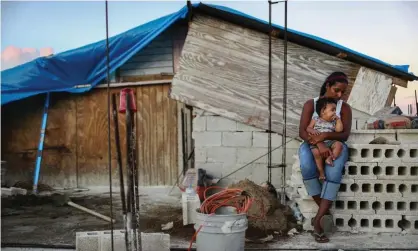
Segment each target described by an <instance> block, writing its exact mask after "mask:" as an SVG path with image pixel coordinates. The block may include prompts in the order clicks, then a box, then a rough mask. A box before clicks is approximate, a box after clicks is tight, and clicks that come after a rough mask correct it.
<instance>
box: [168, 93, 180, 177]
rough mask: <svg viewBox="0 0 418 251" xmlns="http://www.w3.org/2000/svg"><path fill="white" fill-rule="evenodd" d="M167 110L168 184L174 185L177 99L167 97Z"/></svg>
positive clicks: (176, 171) (176, 165) (176, 157)
mask: <svg viewBox="0 0 418 251" xmlns="http://www.w3.org/2000/svg"><path fill="white" fill-rule="evenodd" d="M168 101H169V102H168V104H169V110H168V121H167V128H168V137H169V139H168V144H169V145H170V151H169V156H170V177H171V179H170V184H169V185H174V184H175V183H176V180H177V176H178V163H177V160H178V152H177V151H178V134H177V132H178V127H177V122H178V116H177V101H175V100H173V99H168Z"/></svg>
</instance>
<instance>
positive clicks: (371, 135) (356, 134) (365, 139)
mask: <svg viewBox="0 0 418 251" xmlns="http://www.w3.org/2000/svg"><path fill="white" fill-rule="evenodd" d="M353 129H354V127H353ZM377 137H383V138H385V139H387V140H388V141H391V142H394V141H397V138H396V130H351V134H350V137H349V138H348V140H347V143H349V144H369V143H370V142H371V141H372V140H373V139H375V138H377Z"/></svg>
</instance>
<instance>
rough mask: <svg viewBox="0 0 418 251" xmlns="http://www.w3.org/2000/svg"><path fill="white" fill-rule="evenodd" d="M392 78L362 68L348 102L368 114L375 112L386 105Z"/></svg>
mask: <svg viewBox="0 0 418 251" xmlns="http://www.w3.org/2000/svg"><path fill="white" fill-rule="evenodd" d="M391 84H392V78H391V77H389V76H387V75H385V74H382V73H380V72H377V71H374V70H370V69H367V68H365V67H362V68H360V71H359V73H358V75H357V78H356V81H355V83H354V86H353V89H352V92H353V93H355V95H350V97H349V99H348V101H347V103H348V104H350V105H351V107H353V108H356V109H358V110H360V111H363V112H366V113H367V114H370V115H372V114H374V113H375V112H377V111H379V110H380V109H382V108H383V107H384V106H385V105H386V101H387V99H388V95H389V92H390V90H391V87H392V86H391Z"/></svg>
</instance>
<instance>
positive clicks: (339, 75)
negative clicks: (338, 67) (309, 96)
mask: <svg viewBox="0 0 418 251" xmlns="http://www.w3.org/2000/svg"><path fill="white" fill-rule="evenodd" d="M337 82H338V83H345V84H348V79H347V75H345V73H344V72H340V71H336V72H333V73H331V74H330V75H329V76H328V77H327V79H325V82H324V84H323V85H322V87H321V91H320V92H319V96H323V95H324V94H325V92H327V84H329V86H333V85H335V83H337Z"/></svg>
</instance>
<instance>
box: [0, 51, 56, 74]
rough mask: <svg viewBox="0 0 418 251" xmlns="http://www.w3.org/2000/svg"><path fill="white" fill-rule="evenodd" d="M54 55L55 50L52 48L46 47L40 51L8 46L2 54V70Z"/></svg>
mask: <svg viewBox="0 0 418 251" xmlns="http://www.w3.org/2000/svg"><path fill="white" fill-rule="evenodd" d="M53 53H54V50H53V49H52V48H51V47H45V48H41V49H39V50H38V49H36V48H18V47H15V46H8V47H6V48H5V49H4V50H3V51H2V52H1V70H6V69H9V68H13V67H15V66H18V65H21V64H24V63H26V62H29V61H31V60H33V59H35V58H38V57H43V56H49V55H51V54H53Z"/></svg>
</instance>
